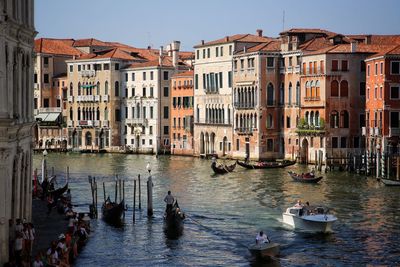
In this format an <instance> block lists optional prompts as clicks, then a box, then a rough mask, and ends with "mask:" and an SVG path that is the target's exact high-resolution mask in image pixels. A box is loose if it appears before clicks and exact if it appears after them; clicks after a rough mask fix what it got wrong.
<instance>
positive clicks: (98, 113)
mask: <svg viewBox="0 0 400 267" xmlns="http://www.w3.org/2000/svg"><path fill="white" fill-rule="evenodd" d="M96 120H98V121H99V120H100V108H97V110H96Z"/></svg>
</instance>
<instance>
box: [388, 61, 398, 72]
mask: <svg viewBox="0 0 400 267" xmlns="http://www.w3.org/2000/svg"><path fill="white" fill-rule="evenodd" d="M390 74H400V61H391V62H390Z"/></svg>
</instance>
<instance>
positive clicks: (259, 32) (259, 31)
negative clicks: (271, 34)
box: [256, 29, 263, 37]
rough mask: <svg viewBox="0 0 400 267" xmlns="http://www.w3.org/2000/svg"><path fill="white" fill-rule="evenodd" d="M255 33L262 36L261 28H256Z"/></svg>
mask: <svg viewBox="0 0 400 267" xmlns="http://www.w3.org/2000/svg"><path fill="white" fill-rule="evenodd" d="M256 32H257V35H258V36H259V37H262V36H263V30H262V29H257V31H256Z"/></svg>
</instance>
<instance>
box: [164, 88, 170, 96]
mask: <svg viewBox="0 0 400 267" xmlns="http://www.w3.org/2000/svg"><path fill="white" fill-rule="evenodd" d="M168 95H169V92H168V87H164V96H165V97H167V96H168Z"/></svg>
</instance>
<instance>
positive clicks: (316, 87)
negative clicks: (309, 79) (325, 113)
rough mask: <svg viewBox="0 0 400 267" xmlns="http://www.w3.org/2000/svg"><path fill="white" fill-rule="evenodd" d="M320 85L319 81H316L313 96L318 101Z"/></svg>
mask: <svg viewBox="0 0 400 267" xmlns="http://www.w3.org/2000/svg"><path fill="white" fill-rule="evenodd" d="M319 87H320V85H319V81H318V80H317V81H316V82H315V96H316V97H317V99H319V97H320V89H319Z"/></svg>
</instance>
